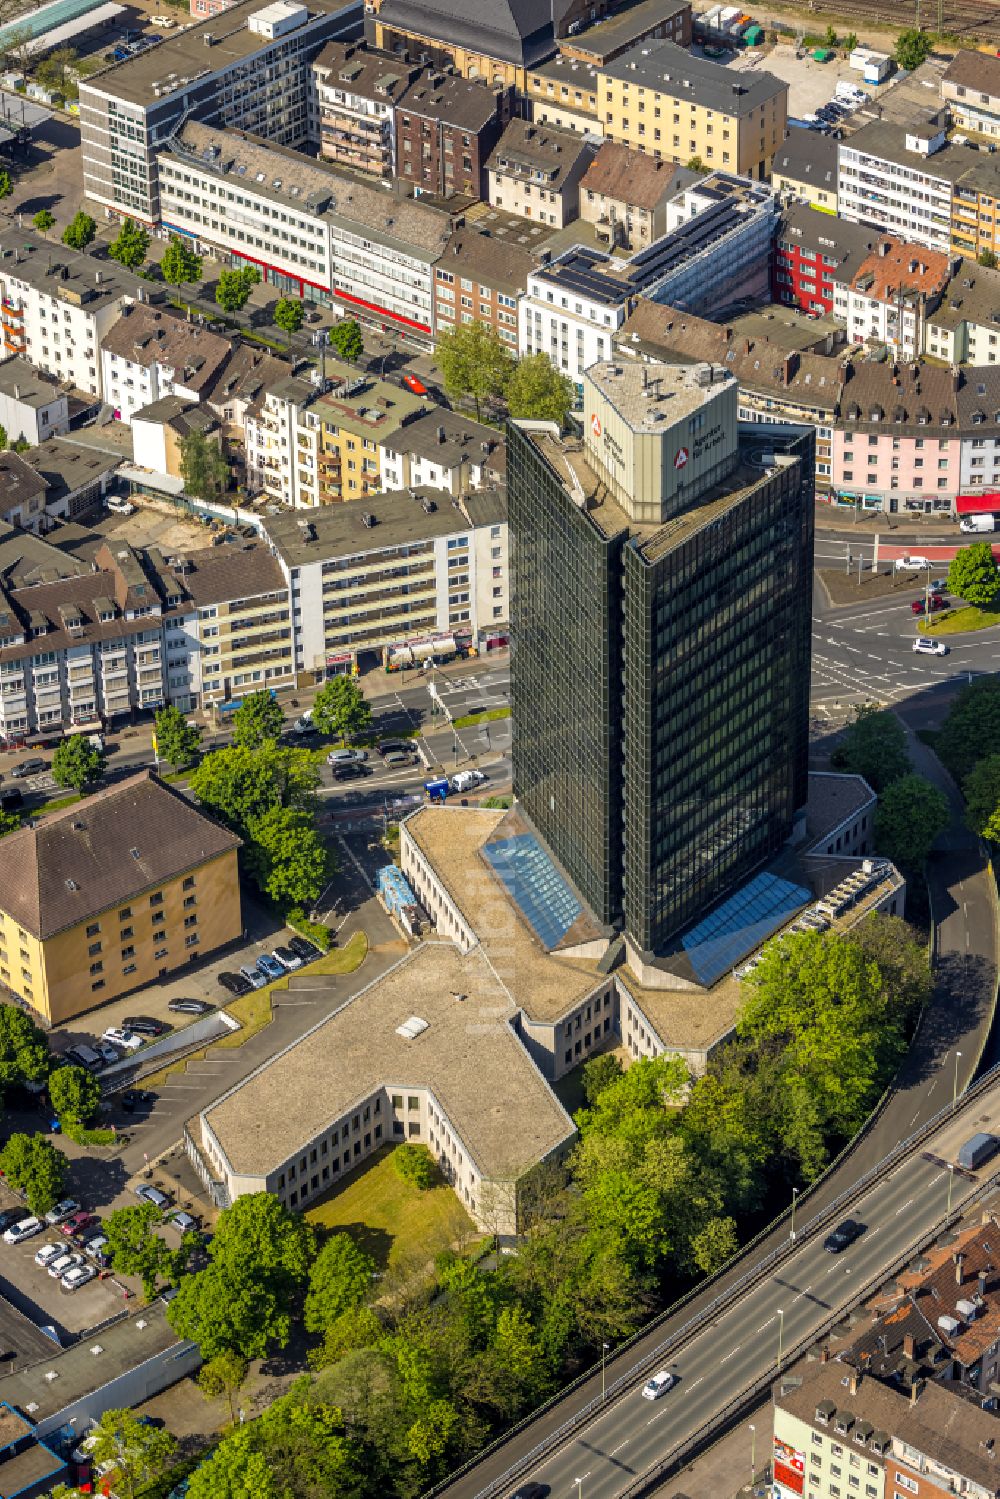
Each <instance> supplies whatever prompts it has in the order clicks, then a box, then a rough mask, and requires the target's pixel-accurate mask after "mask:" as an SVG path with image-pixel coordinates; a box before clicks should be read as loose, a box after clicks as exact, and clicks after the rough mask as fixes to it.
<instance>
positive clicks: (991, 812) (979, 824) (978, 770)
mask: <svg viewBox="0 0 1000 1499" xmlns="http://www.w3.org/2000/svg"><path fill="white" fill-rule="evenodd" d="M962 790H963V791H964V793H965V817H966V821H967V822H968V824H969V827H970V828H972V830H973V832H975V833H978V834H979V835H980V837H982V838H988V839H989V840H990V841H991V842H992V843H998V842H1000V754H996V755H987V756H986V758H985V759H984V760H980V762H979V764H978V765H975V766H973V768H972V770H970V771H969V774H968V775H967V776H966V778H965V780H964V781H963V783H962Z"/></svg>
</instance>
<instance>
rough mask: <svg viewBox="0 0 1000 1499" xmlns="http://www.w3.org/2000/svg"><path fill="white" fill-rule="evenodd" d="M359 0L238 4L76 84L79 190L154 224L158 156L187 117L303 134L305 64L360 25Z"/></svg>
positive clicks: (284, 136)
mask: <svg viewBox="0 0 1000 1499" xmlns="http://www.w3.org/2000/svg"><path fill="white" fill-rule="evenodd" d="M361 20H362V6H361V3H360V0H311V3H310V5H309V6H306V5H303V4H299V3H297V0H271V3H270V4H261V0H240V3H238V4H236V5H233V6H232V8H231V9H230V10H228V11H227V12H226V13H225V15H224V17H223V18H222V20H221V21H217V20H211V19H209V20H207V21H201V22H198V23H197V24H195V25H193V26H190V27H189V28H188V29H187V30H185V31H183V32H180V33H174V34H173V35H172V36H169V37H167V38H165V39H164V40H163V41H162V42H160V43H159V45H158V46H156V47H151V48H149V49H148V50H147V51H145V52H142V53H139V54H137V55H136V56H135V57H132V58H130V59H128V61H126V62H121V63H118V64H117V65H115V66H112V67H109V68H105V69H103V70H102V71H101V72H100V73H96V74H92V75H91V76H90V77H89V78H88V79H86V80H85V81H84V82H83V83H82V85H81V88H80V136H81V142H82V148H83V190H84V192H85V194H86V196H87V197H88V198H90V199H91V200H92V201H93V202H95V203H100V204H103V205H104V207H105V208H106V209H107V210H108V211H109V212H110V213H112V214H116V215H119V216H126V215H127V216H131V217H132V218H135V219H140V220H141V221H142V222H143V223H146V224H157V223H159V220H160V194H159V170H158V156H159V151H160V148H161V147H162V145H163V144H164V142H165V141H166V140H167V139H168V138H169V137H170V136H171V135H173V134H175V133H176V132H177V131H178V130H179V129H180V127H181V124H182V123H183V122H184V121H185V120H189V119H191V120H204V121H209V122H213V123H216V124H218V125H219V126H220V127H221V128H223V129H224V130H228V129H239V130H246V131H250V132H251V133H253V134H255V135H259V136H264V137H266V138H267V139H268V140H273V141H275V142H278V143H280V144H282V145H287V146H299V145H304V144H305V143H306V141H307V140H308V137H309V111H308V99H309V91H310V67H311V64H312V61H313V58H314V57H315V56H316V54H317V53H318V52H320V51H321V49H322V48H323V46H324V45H325V43H326V42H328V41H332V40H334V39H335V38H338V37H350V36H355V35H357V34H358V32H359V31H360V29H361Z"/></svg>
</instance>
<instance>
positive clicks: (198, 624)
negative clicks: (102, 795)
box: [166, 543, 295, 711]
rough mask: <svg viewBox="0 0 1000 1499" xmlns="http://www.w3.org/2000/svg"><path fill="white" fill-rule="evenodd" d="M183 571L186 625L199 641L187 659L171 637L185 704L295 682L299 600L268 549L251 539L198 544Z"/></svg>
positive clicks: (171, 666) (175, 679)
mask: <svg viewBox="0 0 1000 1499" xmlns="http://www.w3.org/2000/svg"><path fill="white" fill-rule="evenodd" d="M181 571H182V576H181V581H182V582H183V584H184V590H185V598H184V600H183V602H182V605H181V608H182V620H181V626H182V627H183V630H184V632H185V635H186V637H187V639H188V641H189V642H190V641H193V642H194V643H195V647H196V648H195V649H194V650H189V651H188V660H187V664H186V665H185V663H184V661H183V653H182V651H181V650H180V649H178V652H177V655H176V657H174V656H173V655H172V654H171V652H170V636H169V635H168V636H167V638H166V644H167V648H168V654H167V667H168V672H169V679H168V681H169V688H170V696H171V699H172V700H178V699H179V700H180V701H178V702H177V706H178V707H181V708H182V709H183V710H184V711H187V708H190V707H198V706H201V707H212V706H213V705H218V704H220V703H226V702H230V701H231V700H232V699H233V698H234V697H242V696H243V695H244V694H245V693H247V692H256V691H259V690H260V689H261V688H265V687H266V688H272V689H274V690H275V691H278V690H279V689H281V688H287V687H294V686H295V651H294V639H293V637H294V624H293V620H292V610H291V601H290V597H289V592H288V587H287V585H286V583H285V579H284V577H283V575H282V572H281V569H280V567H278V565H277V564H276V562H275V561H274V558H273V557H272V556H271V555H270V554H269V552H268V551H267V549H266V548H265V547H261V546H258V545H256V544H255V543H248V544H247V545H245V546H243V547H238V546H226V547H217V548H214V549H213V550H211V551H209V552H195V553H194V554H193V555H190V556H188V557H186V558H185V559H184V563H183V565H182V570H181ZM178 628H180V627H178ZM185 673H186V674H187V678H188V681H187V684H185V681H184V677H185Z"/></svg>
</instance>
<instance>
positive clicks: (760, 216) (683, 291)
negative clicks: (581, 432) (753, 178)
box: [518, 173, 778, 389]
mask: <svg viewBox="0 0 1000 1499" xmlns="http://www.w3.org/2000/svg"><path fill="white" fill-rule="evenodd" d="M777 210H778V200H777V198H775V197H774V195H773V194H772V193H770V192H768V191H767V190H766V189H765V188H760V187H758V186H756V185H755V184H752V183H747V182H746V181H743V180H742V179H739V178H730V177H727V176H725V175H724V174H722V173H717V174H715V175H713V176H711V177H708V178H705V179H703V181H702V183H701V184H699V186H698V187H696V188H688V189H686V190H685V191H683V192H681V193H680V194H678V196H677V197H676V198H673V199H671V200H670V202H669V203H668V205H667V226H668V232H667V234H666V235H664V236H663V237H662V238H660V239H658V240H654V242H653V243H652V244H651V245H649V246H647V248H646V249H645V250H640V251H638V252H637V253H636V254H635V255H632V256H630V257H628V258H625V257H621V256H611V255H609V254H608V253H607V252H605V251H602V250H591V249H586V248H584V247H581V246H577V247H575V248H574V249H572V250H568V251H566V252H565V253H564V254H563V255H561V256H559V257H558V259H556V260H554V261H553V262H552V263H551V264H550V265H545V266H539V267H538V268H537V269H536V270H535V271H533V272H532V273H531V275H530V276H529V277H528V285H527V289H526V292H525V295H524V296H523V297H522V298H521V300H520V302H519V304H518V335H519V348H520V351H521V353H522V354H538V353H544V354H548V356H549V358H550V359H551V360H552V361H553V363H554V364H555V365H556V367H557V368H559V369H561V370H563V371H564V373H566V374H567V375H569V377H570V379H571V380H573V381H574V382H575V383H576V384H577V386H578V388H580V389H582V386H581V381H582V378H583V372H584V370H585V369H587V367H588V365H591V364H594V363H596V362H598V361H599V360H602V359H607V357H608V355H609V354H610V352H611V342H612V339H613V338H614V337H615V335H616V334H617V332H618V330H619V329H620V328H621V326H622V324H623V323H624V321H625V319H626V317H627V316H628V314H629V311H630V310H631V308H632V307H633V306H634V305H635V303H636V300H637V299H638V298H639V297H640V296H643V297H648V298H650V299H651V300H653V301H657V302H668V303H670V304H671V305H673V306H681V307H687V308H689V309H690V310H691V311H692V312H698V311H700V310H702V309H711V308H715V307H718V306H720V305H725V303H726V302H728V301H732V300H734V299H735V298H737V297H739V296H746V295H750V294H754V293H757V294H759V293H760V292H761V291H763V290H764V289H765V288H766V286H767V282H768V275H769V265H770V258H771V246H772V243H773V240H774V233H775V226H776V224H777Z"/></svg>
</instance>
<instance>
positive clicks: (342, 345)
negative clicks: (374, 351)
mask: <svg viewBox="0 0 1000 1499" xmlns="http://www.w3.org/2000/svg"><path fill="white" fill-rule="evenodd" d="M329 339H330V343H331V345H332V347H333V348H335V349H336V351H337V353H338V354H339V355H340V357H341V359H349V360H351V361H352V362H353V361H354V360H355V359H360V358H361V356H362V354H363V353H364V352H365V341H364V339H363V338H362V336H361V329H360V327H359V326H358V324H357V323H356V322H355V321H354V319H353V318H342V319H341V320H340V322H339V323H334V325H333V327H332V328H331V329H330V333H329Z"/></svg>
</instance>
